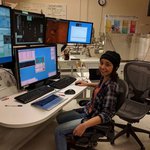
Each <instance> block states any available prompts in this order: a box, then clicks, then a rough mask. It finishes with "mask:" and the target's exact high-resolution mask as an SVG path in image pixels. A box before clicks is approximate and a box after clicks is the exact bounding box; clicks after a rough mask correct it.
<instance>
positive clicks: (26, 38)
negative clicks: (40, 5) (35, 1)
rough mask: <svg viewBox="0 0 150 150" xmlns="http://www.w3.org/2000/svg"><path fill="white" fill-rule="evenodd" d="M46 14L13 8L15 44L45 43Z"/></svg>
mask: <svg viewBox="0 0 150 150" xmlns="http://www.w3.org/2000/svg"><path fill="white" fill-rule="evenodd" d="M44 28H45V16H44V15H43V14H38V13H32V12H26V11H21V10H13V39H14V40H13V44H14V45H36V44H43V43H44V31H45V29H44Z"/></svg>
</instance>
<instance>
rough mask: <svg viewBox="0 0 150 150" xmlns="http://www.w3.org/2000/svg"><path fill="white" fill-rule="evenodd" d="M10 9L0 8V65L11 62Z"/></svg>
mask: <svg viewBox="0 0 150 150" xmlns="http://www.w3.org/2000/svg"><path fill="white" fill-rule="evenodd" d="M10 15H11V9H10V8H9V7H4V6H0V64H4V63H8V62H11V61H12V41H11V18H10Z"/></svg>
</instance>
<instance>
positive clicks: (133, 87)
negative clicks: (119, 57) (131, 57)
mask: <svg viewBox="0 0 150 150" xmlns="http://www.w3.org/2000/svg"><path fill="white" fill-rule="evenodd" d="M124 80H125V81H126V82H127V84H128V87H129V95H128V98H130V99H132V100H135V101H139V102H143V100H144V98H146V97H149V94H150V62H147V61H131V62H129V63H127V64H126V65H125V67H124Z"/></svg>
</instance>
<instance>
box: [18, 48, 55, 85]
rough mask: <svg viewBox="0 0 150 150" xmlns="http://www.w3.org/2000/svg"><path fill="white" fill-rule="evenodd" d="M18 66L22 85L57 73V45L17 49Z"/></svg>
mask: <svg viewBox="0 0 150 150" xmlns="http://www.w3.org/2000/svg"><path fill="white" fill-rule="evenodd" d="M17 68H18V69H17V70H18V73H19V82H20V83H19V85H20V87H24V86H27V85H30V84H33V83H36V82H38V81H41V80H44V79H48V78H50V77H53V76H55V75H57V50H56V46H47V47H32V48H21V49H17Z"/></svg>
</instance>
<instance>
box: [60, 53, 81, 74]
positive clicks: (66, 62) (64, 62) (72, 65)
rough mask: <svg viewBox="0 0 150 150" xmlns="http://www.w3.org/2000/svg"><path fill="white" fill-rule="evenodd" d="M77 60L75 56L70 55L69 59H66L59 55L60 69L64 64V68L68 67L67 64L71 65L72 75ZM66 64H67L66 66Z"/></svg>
mask: <svg viewBox="0 0 150 150" xmlns="http://www.w3.org/2000/svg"><path fill="white" fill-rule="evenodd" d="M77 61H78V60H77V59H76V57H74V56H70V58H69V60H64V59H63V58H62V57H59V58H58V66H59V70H60V71H61V69H62V66H63V69H68V68H67V66H69V67H70V69H71V75H73V69H74V66H75V67H76V62H77ZM64 66H66V68H65V67H64Z"/></svg>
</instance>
